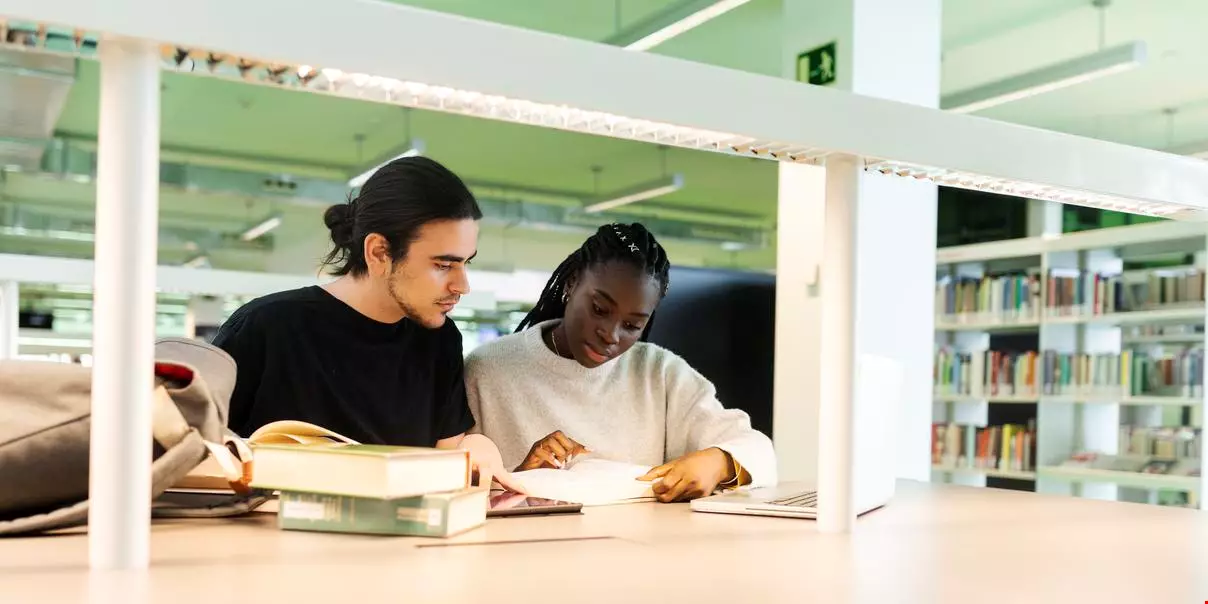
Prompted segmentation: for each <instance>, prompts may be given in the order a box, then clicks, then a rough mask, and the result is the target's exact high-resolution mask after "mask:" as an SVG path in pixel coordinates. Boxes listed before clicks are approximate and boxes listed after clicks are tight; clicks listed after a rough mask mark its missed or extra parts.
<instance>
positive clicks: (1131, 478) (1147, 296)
mask: <svg viewBox="0 0 1208 604" xmlns="http://www.w3.org/2000/svg"><path fill="white" fill-rule="evenodd" d="M936 256H937V263H936V264H937V266H936V271H937V275H936V321H935V324H936V333H935V364H934V376H933V385H934V401H933V402H934V404H933V409H932V419H933V426H932V479H933V480H935V481H937V482H953V483H958V484H966V485H973V486H988V487H1000V488H1012V489H1019V490H1030V491H1036V492H1042V493H1054V494H1064V495H1070V496H1076V497H1087V498H1094V499H1105V500H1117V501H1129V502H1136V503H1151V504H1158V505H1180V506H1187V507H1200V508H1205V507H1206V506H1205V502H1204V491H1205V490H1206V489H1205V484H1204V483H1205V481H1204V477H1203V476H1202V473H1203V472H1202V471H1201V467H1202V460H1203V458H1204V457H1205V446H1204V435H1203V433H1202V428H1203V408H1204V400H1205V392H1204V350H1205V335H1204V324H1205V318H1206V317H1208V306H1206V305H1205V267H1206V259H1208V226H1205V225H1202V224H1201V225H1195V224H1191V223H1175V222H1159V223H1150V224H1142V225H1134V226H1122V227H1113V228H1106V229H1099V230H1095V231H1084V232H1080V233H1070V234H1064V235H1056V236H1053V235H1048V236H1042V237H1028V238H1023V239H1016V240H1009V241H1000V242H991V243H982V244H976V245H968V246H956V247H949V248H942V249H940V250H938V251H937V255H936Z"/></svg>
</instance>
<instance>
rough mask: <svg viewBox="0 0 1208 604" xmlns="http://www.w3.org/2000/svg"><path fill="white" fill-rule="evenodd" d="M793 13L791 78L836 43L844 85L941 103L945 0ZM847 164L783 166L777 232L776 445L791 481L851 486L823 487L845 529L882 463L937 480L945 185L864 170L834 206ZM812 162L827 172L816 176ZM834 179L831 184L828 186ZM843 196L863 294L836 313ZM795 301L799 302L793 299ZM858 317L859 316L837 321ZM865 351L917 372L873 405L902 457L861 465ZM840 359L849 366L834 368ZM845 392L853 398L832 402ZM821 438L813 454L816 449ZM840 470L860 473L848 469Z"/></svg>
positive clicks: (792, 3)
mask: <svg viewBox="0 0 1208 604" xmlns="http://www.w3.org/2000/svg"><path fill="white" fill-rule="evenodd" d="M782 10H783V13H784V18H783V19H782V22H783V24H784V45H783V51H784V52H783V59H784V61H783V73H784V75H785V77H788V78H795V77H796V70H797V56H798V55H799V54H800V53H802V52H805V51H808V50H810V49H813V48H816V47H819V46H822V45H824V44H827V43H829V42H835V45H836V53H837V57H836V61H835V70H836V81H835V82H834V83H833V84H831V86H832V87H835V88H840V89H844V90H849V91H852V92H855V93H858V94H864V95H869V96H877V97H882V98H889V99H893V100H898V101H903V102H908V103H914V104H918V105H923V106H929V107H935V106H937V105H938V102H939V77H940V0H836V1H834V2H825V3H822V2H816V1H814V0H784V2H783V9H782ZM817 119H820V120H821V119H826V116H817ZM848 162H849V160H847V159H837V160H836V159H832V160H828V164H829V170H834V171H838V172H840V173H841V174H842V175H844V176H840V175H834V174H828V175H826V176H822V174H823V173H824V171H826V170H827V168H812V167H803V166H782V167H781V168H780V179H781V180H780V189H779V194H780V200H779V204H780V212H779V216H780V220H779V222H778V233H777V245H778V246H781V247H780V249H779V250H778V254H777V256H778V258H777V260H778V262H777V269H776V271H777V323H776V331H777V334H776V372H775V379H776V389H775V393H776V394H775V434H774V438H775V441H776V447H777V454H778V456H780V463H781V470H782V475H783V476H784V477H785V478H787V479H793V480H805V481H808V482H814V483H816V484H818V485H819V487H820V490H821V489H825V488H836V489H838V490H840V493H838V494H834V493H832V494H830V495H827V494H826V493H820V495H819V501H820V503H821V502H825V501H826V500H827V499H828V498H831V499H832V500H833V501H836V502H837V503H838V504H840V505H837V507H836V506H826V505H825V504H823V508H822V509H821V510H820V518H819V526H820V528H823V529H826V530H836V531H843V530H846V529H847V528H848V527H849V525H850V518H851V517H852V509H851V506H852V504H854V503H856V500H857V499H859V497H858V495H859V489H858V485H860V484H861V482H862V481H864V480H867V478H868V477H869V476H871V475H872V474H877V473H886V472H887V473H889V474H892V475H895V476H899V477H903V478H911V479H917V480H929V478H930V425H931V405H932V400H931V364H932V347H933V339H934V333H933V330H934V308H933V305H934V283H935V228H936V226H935V213H936V188H935V186H934V185H929V184H925V183H919V182H915V181H906V180H896V179H892V178H887V177H883V176H880V175H874V174H867V173H863V172H861V171H859V170H858V169H857V173H856V174H855V175H854V176H853V177H852V178H854V179H855V180H857V181H858V183H857V184H854V185H851V187H850V190H851V191H854V202H853V203H851V204H850V205H844V206H837V205H832V203H834V202H835V201H836V200H835V199H834V197H833V196H832V195H831V191H833V190H835V189H834V186H833V185H834V184H835V181H836V179H842V178H847V176H846V175H848V173H849V172H850V171H851V169H852V167H851V166H850V165H849V164H848ZM856 167H857V168H858V164H857V166H856ZM808 172H814V173H815V174H814V175H813V176H810V175H807V173H808ZM822 182H826V183H827V185H826V186H825V187H824V186H821V185H820V183H822ZM837 207H845V208H847V209H848V210H850V211H851V212H852V215H851V219H852V221H853V223H852V229H851V233H852V234H854V238H853V239H852V241H851V244H852V245H854V248H853V250H852V251H853V253H854V258H853V262H854V273H853V275H852V277H851V278H853V279H854V282H853V284H852V285H853V287H854V291H855V292H857V295H856V297H855V303H854V308H853V309H851V310H850V313H851V314H850V315H848V316H836V315H835V313H836V312H840V311H835V310H831V309H830V305H831V304H837V303H838V301H837V300H838V299H837V298H835V299H831V298H828V297H827V296H828V294H827V292H828V291H829V288H831V287H834V286H835V283H834V282H833V281H832V279H834V278H835V277H827V276H826V269H827V268H836V267H837V266H838V265H837V264H836V263H837V260H836V259H834V258H831V257H830V254H831V253H832V246H837V245H838V243H835V242H831V241H829V238H830V237H832V236H836V232H834V231H832V230H831V226H832V225H834V224H836V222H837V219H834V218H832V217H831V216H829V215H827V214H829V213H830V212H833V211H835V210H834V208H837ZM824 215H825V217H824ZM818 224H826V227H827V230H826V237H827V241H826V242H825V243H822V242H816V241H803V239H807V238H812V237H817V235H818V233H817V230H818V227H817V225H818ZM823 246H824V247H825V251H826V253H825V254H823V253H822V251H823V250H822V248H823ZM819 266H822V267H824V268H823V270H822V273H823V275H822V279H821V283H820V287H821V297H817V296H814V297H811V296H810V294H809V292H810V291H811V290H810V289H809V284H811V283H813V281H814V277H815V275H816V274H817V272H818V267H819ZM803 292H805V293H803ZM788 304H792V305H793V306H790V307H786V305H788ZM782 318H783V319H784V320H782ZM848 320H850V323H849V324H847V325H836V324H833V323H834V322H835V321H843V322H846V321H848ZM824 330H826V331H825V332H824ZM846 333H852V334H854V335H853V336H852V339H851V349H850V358H848V356H847V355H848V353H846V352H844V353H840V352H839V350H842V349H843V348H844V344H843V343H842V342H837V341H834V340H832V339H831V338H837V337H840V335H839V334H846ZM835 354H843V355H844V359H843V360H841V361H837V360H834V359H832V358H831V357H832V355H835ZM864 355H876V356H879V357H883V358H886V359H890V360H892V361H895V362H896V363H898V364H900V365H901V367H902V369H903V371H904V383H903V387H902V392H901V397H900V401H898V403H897V404H896V405H891V403H890V402H888V401H880V400H875V401H874V400H870V401H868V404H872V405H878V404H880V405H883V406H884V408H883V409H877V410H873V411H876V412H879V414H880V416H881V417H885V418H887V419H888V421H890V422H891V423H892V424H893V428H894V429H893V430H892V431H891V432H892V433H893V434H894V435H895V436H896V439H897V442H895V443H893V446H892V447H889V448H888V450H889V451H891V452H892V453H893V454H892V455H889V456H884V455H882V456H880V457H879V458H878V459H879V461H874V462H872V463H869V464H867V465H864V464H860V465H861V467H856V465H855V459H859V458H861V456H860V455H854V454H853V451H855V450H860V451H862V450H864V449H863V447H862V443H861V437H862V436H863V435H864V433H863V432H862V431H861V426H859V425H852V424H851V422H852V419H851V418H852V413H853V407H852V397H853V396H854V395H856V394H858V392H857V390H858V384H855V383H853V381H854V379H855V376H854V367H855V366H858V360H859V359H860V358H861V357H862V356H864ZM839 369H841V370H842V373H841V374H833V373H831V372H832V371H833V370H839ZM824 374H825V375H824ZM829 380H835V381H836V384H850V387H848V386H839V387H834V388H832V387H831V386H829V385H827V386H822V385H824V384H830V382H829ZM820 386H822V388H820ZM833 396H838V397H841V398H843V399H845V400H839V401H835V400H827V399H828V397H833ZM862 402H863V401H862ZM863 413H864V412H863V411H862V414H863ZM873 415H876V413H874V414H873ZM848 426H851V428H850V430H851V433H852V435H853V442H852V443H851V447H850V448H849V447H843V446H841V444H842V443H841V440H842V436H843V435H844V434H846V433H847V431H848V429H849V428H848ZM866 432H867V431H866ZM836 438H837V439H838V441H835V440H834V439H836ZM820 444H821V446H824V447H826V448H824V449H821V450H822V455H821V456H819V454H818V451H819V449H818V448H819V446H820ZM864 444H867V443H864ZM834 447H839V448H838V449H835V448H834ZM811 448H812V449H813V451H812V452H811V451H808V449H811ZM886 457H889V459H886ZM864 458H868V457H864ZM820 465H821V466H825V469H822V468H820ZM839 473H847V474H848V476H847V478H846V479H843V478H842V477H836V476H837V475H838V474H839ZM853 473H854V476H853ZM847 481H850V482H847ZM844 484H854V485H857V489H856V491H855V496H853V497H847V498H845V496H846V495H847V494H848V491H847V490H846V489H847V487H845V486H843V485H844ZM830 485H835V486H833V487H831V486H830ZM836 495H838V499H837V500H836V499H834V498H835V497H836Z"/></svg>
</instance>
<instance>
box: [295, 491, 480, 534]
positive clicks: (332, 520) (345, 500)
mask: <svg viewBox="0 0 1208 604" xmlns="http://www.w3.org/2000/svg"><path fill="white" fill-rule="evenodd" d="M488 494H489V491H488V490H486V489H479V488H473V489H463V490H460V491H452V492H448V493H432V494H428V495H421V496H418V497H404V498H400V499H375V498H369V497H349V496H345V495H325V494H319V493H299V492H294V491H282V492H281V495H280V501H279V510H278V512H277V525H278V527H280V528H281V529H285V530H299V531H321V532H332V533H366V534H379V535H406V536H414V537H450V536H453V535H456V534H459V533H462V532H465V531H467V530H470V529H472V528H476V527H478V526H482V525H483V524H484V523H485V522H486V513H487V506H488V502H487V496H488Z"/></svg>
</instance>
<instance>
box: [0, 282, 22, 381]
mask: <svg viewBox="0 0 1208 604" xmlns="http://www.w3.org/2000/svg"><path fill="white" fill-rule="evenodd" d="M20 312H21V302H20V291H19V288H18V286H17V282H16V281H0V361H2V360H4V359H15V358H17V337H18V335H19V331H20Z"/></svg>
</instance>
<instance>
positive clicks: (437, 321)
mask: <svg viewBox="0 0 1208 604" xmlns="http://www.w3.org/2000/svg"><path fill="white" fill-rule="evenodd" d="M480 218H482V211H481V210H480V209H479V207H478V203H477V202H476V201H475V199H474V196H473V195H472V194H471V193H470V191H469V190H468V189H467V188H466V186H465V184H464V183H462V181H461V180H460V179H459V178H458V177H457V176H456V175H455V174H453V173H452V172H450V171H449V170H448V169H446V168H445V167H444V166H442V165H440V164H439V163H437V162H435V161H433V160H431V159H428V158H424V157H410V158H402V159H398V160H395V161H394V162H391V163H389V164H387V165H386V166H384V167H382V168H381V169H379V170H378V171H377V172H376V173H375V174H374V175H373V176H372V177H371V178H370V179H369V181H368V182H366V183H365V185H364V186H363V187H361V190H360V193H359V195H358V196H357V197H356V199H353V200H351V201H349V202H348V203H346V204H339V205H335V206H332V207H330V208H328V209H327V211H326V213H325V214H324V216H323V220H324V222H325V224H326V225H327V227H328V229H330V231H331V240H332V242H333V243H334V247H333V249H332V250H331V252H330V253H329V254H328V255H327V257H326V259H325V260H324V265H325V266H330V267H332V271H331V272H332V274H334V275H336V276H338V277H339V278H338V279H336V280H335V281H333V282H331V283H328V284H326V285H323V286H317V285H316V286H311V287H305V288H302V289H297V290H292V291H286V292H280V293H277V294H272V295H269V296H265V297H263V298H259V299H257V300H254V301H252V302H250V303H248V304H247V305H245V306H243V307H242V308H240V309H239V310H237V311H236V312H235V313H234V314H233V315H232V316H231V318H230V320H228V321H227V322H226V324H224V325H223V326H222V329H221V330H220V331H219V333H218V335H217V337H216V338H215V341H214V343H215V344H216V345H217V346H219V347H220V348H222V349H224V350H226V351H227V352H228V353H230V354H231V356H233V357H234V358H235V361H236V362H237V363H238V366H239V375H238V379H237V383H236V385H235V392H234V394H233V395H232V397H231V409H230V417H229V421H228V424H229V426H230V427H231V429H232V430H234V431H235V432H236V433H238V434H240V435H242V436H245V437H246V436H248V435H250V434H251V433H252V432H254V431H255V430H256V429H257V428H259V427H260V426H263V425H265V424H268V423H270V422H273V421H277V420H286V419H290V420H299V421H305V422H309V423H313V424H316V425H319V426H322V427H324V428H327V429H330V430H334V431H335V432H338V433H340V434H343V435H345V436H347V437H349V438H352V439H354V440H357V441H359V442H362V443H367V444H388V445H411V446H422V447H438V448H457V447H463V448H467V449H470V450H471V453H472V455H473V456H474V457H475V461H476V464H477V465H479V466H480V467H481V468H482V469H483V470H487V471H490V472H491V473H492V474H493V475H494V476H495V477H496V479H497V480H499V481H500V483H501V484H504V485H505V486H511V483H510V480H509V478H508V476H507V474H506V472H502V466H501V462H499V453H498V450H497V449H496V448H495V447H494V445H493V444H492V443H490V441H488V440H486V439H485V438H483V437H479V436H473V437H470V438H468V439H467V438H466V436H465V434H466V432H467V431H468V430H469V429H470V428H471V427H473V425H474V416H473V415H471V413H470V409H469V407H468V405H467V402H466V392H465V385H464V382H463V375H464V373H463V364H462V359H463V357H462V347H461V332H459V331H458V329H457V327H456V326H455V325H454V324H453V323H452V322H451V321H449V320H448V319H447V315H448V313H449V312H450V311H452V310H453V307H454V306H455V305H456V304H457V302H458V300H459V299H460V298H461V296H463V295H465V294H466V293H467V292H469V291H470V284H469V281H468V279H467V278H466V265H467V264H469V262H470V260H471V259H472V258H473V257H474V255H475V253H476V248H477V244H478V220H479V219H480ZM484 466H485V467H484Z"/></svg>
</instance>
